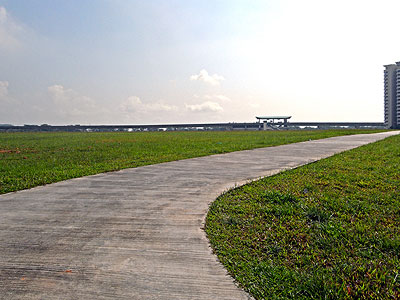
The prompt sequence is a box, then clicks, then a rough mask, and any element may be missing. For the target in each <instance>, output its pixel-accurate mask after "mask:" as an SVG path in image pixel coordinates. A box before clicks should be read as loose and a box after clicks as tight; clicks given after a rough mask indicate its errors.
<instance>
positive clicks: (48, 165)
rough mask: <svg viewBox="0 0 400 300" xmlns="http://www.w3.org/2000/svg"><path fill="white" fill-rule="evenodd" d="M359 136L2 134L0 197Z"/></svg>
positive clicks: (293, 133)
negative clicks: (152, 166) (168, 164)
mask: <svg viewBox="0 0 400 300" xmlns="http://www.w3.org/2000/svg"><path fill="white" fill-rule="evenodd" d="M362 132H367V133H369V132H372V131H368V130H367V131H360V130H329V131H327V130H325V131H279V132H276V131H275V132H262V131H257V132H254V131H242V132H236V131H235V132H142V133H140V132H135V133H110V132H108V133H32V132H28V133H0V194H3V193H7V192H12V191H17V190H21V189H27V188H31V187H34V186H38V185H43V184H47V183H52V182H56V181H61V180H65V179H69V178H74V177H81V176H85V175H91V174H96V173H100V172H106V171H114V170H120V169H124V168H131V167H138V166H144V165H149V164H156V163H161V162H167V161H173V160H179V159H185V158H191V157H197V156H204V155H210V154H216V153H225V152H231V151H238V150H244V149H252V148H257V147H267V146H276V145H281V144H287V143H294V142H300V141H305V140H308V139H320V138H326V137H331V136H337V135H346V134H354V133H362Z"/></svg>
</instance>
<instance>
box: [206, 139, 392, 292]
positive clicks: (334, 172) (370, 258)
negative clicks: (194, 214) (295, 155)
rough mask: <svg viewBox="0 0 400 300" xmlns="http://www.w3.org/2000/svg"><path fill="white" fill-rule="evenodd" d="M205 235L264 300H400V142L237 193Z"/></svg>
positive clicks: (215, 208) (214, 209) (216, 212)
mask: <svg viewBox="0 0 400 300" xmlns="http://www.w3.org/2000/svg"><path fill="white" fill-rule="evenodd" d="M205 229H206V232H207V235H208V237H209V239H210V241H211V244H212V247H213V249H214V251H215V253H216V254H217V255H218V257H219V259H220V261H221V262H222V263H223V264H224V265H225V266H226V268H227V269H228V271H229V272H230V274H232V275H233V277H234V278H235V279H236V280H237V281H238V282H239V283H240V285H242V286H243V287H244V288H245V289H246V290H247V291H249V292H250V293H251V294H252V295H253V296H254V297H255V298H256V299H400V274H399V273H400V260H399V259H400V136H394V137H390V138H388V139H385V140H383V141H380V142H377V143H374V144H369V145H366V146H363V147H360V148H357V149H354V150H351V151H347V152H344V153H342V154H338V155H335V156H333V157H330V158H327V159H324V160H321V161H319V162H316V163H312V164H309V165H306V166H303V167H299V168H297V169H293V170H290V171H286V172H283V173H280V174H278V175H275V176H272V177H268V178H264V179H261V180H259V181H255V182H252V183H249V184H247V185H244V186H242V187H239V188H237V189H233V190H230V191H228V192H226V193H224V194H223V195H221V196H220V197H219V198H218V199H217V200H216V201H215V202H214V203H213V204H212V205H211V207H210V211H209V213H208V215H207V219H206V227H205Z"/></svg>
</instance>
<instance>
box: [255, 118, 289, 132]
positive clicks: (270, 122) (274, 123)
mask: <svg viewBox="0 0 400 300" xmlns="http://www.w3.org/2000/svg"><path fill="white" fill-rule="evenodd" d="M291 117H292V116H262V117H256V119H257V120H258V123H261V122H262V123H263V129H264V130H268V129H274V130H276V129H281V128H287V127H288V120H289V119H290V118H291Z"/></svg>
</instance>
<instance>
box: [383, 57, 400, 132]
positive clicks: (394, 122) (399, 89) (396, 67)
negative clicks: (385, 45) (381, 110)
mask: <svg viewBox="0 0 400 300" xmlns="http://www.w3.org/2000/svg"><path fill="white" fill-rule="evenodd" d="M384 67H385V71H384V83H385V97H384V101H385V104H384V107H385V126H386V127H388V128H400V62H396V64H391V65H385V66H384Z"/></svg>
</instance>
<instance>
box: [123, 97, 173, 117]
mask: <svg viewBox="0 0 400 300" xmlns="http://www.w3.org/2000/svg"><path fill="white" fill-rule="evenodd" d="M119 108H120V111H122V112H124V113H141V114H143V113H152V112H171V111H177V110H178V107H176V106H173V105H168V104H165V103H162V102H153V103H143V102H142V100H140V98H139V97H137V96H131V97H129V98H128V99H126V100H125V101H123V102H122V103H121V104H120V106H119Z"/></svg>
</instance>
